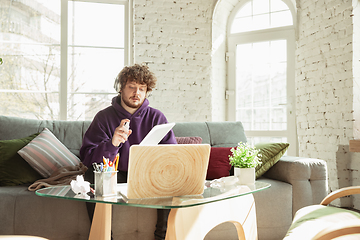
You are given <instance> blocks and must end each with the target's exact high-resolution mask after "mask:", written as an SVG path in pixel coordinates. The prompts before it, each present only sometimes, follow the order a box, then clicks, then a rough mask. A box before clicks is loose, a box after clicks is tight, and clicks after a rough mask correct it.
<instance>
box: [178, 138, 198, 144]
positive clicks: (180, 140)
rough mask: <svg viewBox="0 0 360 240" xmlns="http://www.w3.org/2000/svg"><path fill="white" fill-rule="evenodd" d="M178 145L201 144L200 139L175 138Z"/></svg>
mask: <svg viewBox="0 0 360 240" xmlns="http://www.w3.org/2000/svg"><path fill="white" fill-rule="evenodd" d="M175 138H176V142H177V143H178V144H201V143H202V138H201V137H175Z"/></svg>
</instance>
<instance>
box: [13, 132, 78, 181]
mask: <svg viewBox="0 0 360 240" xmlns="http://www.w3.org/2000/svg"><path fill="white" fill-rule="evenodd" d="M18 153H19V155H20V156H21V157H22V158H23V159H25V161H27V162H28V163H29V164H30V166H31V167H32V168H34V169H35V170H36V171H37V172H38V173H40V175H42V176H43V177H45V178H48V177H49V176H50V175H51V174H52V173H53V172H54V171H56V170H57V169H59V168H60V167H65V166H76V165H78V164H79V163H80V160H79V158H78V157H76V156H75V155H74V154H73V153H72V152H70V151H69V149H67V148H66V147H65V145H64V144H62V143H61V142H60V141H59V140H58V139H57V138H56V137H55V135H54V134H53V133H52V132H51V131H50V130H49V129H47V128H44V130H43V131H42V132H41V133H40V134H39V135H38V136H37V137H36V138H34V139H33V140H32V141H31V142H30V143H28V144H27V145H26V146H25V147H23V148H22V149H20V150H19V151H18Z"/></svg>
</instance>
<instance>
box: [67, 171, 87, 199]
mask: <svg viewBox="0 0 360 240" xmlns="http://www.w3.org/2000/svg"><path fill="white" fill-rule="evenodd" d="M70 185H71V189H72V190H73V192H74V193H75V194H77V195H78V197H81V198H90V196H88V195H87V193H88V192H90V183H89V182H87V181H84V177H83V176H82V175H78V176H76V180H72V181H71V182H70Z"/></svg>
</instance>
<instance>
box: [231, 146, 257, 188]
mask: <svg viewBox="0 0 360 240" xmlns="http://www.w3.org/2000/svg"><path fill="white" fill-rule="evenodd" d="M230 151H231V152H232V155H229V160H230V165H232V166H234V175H235V176H237V177H238V178H239V183H240V184H253V183H254V182H255V168H256V166H257V165H258V164H259V163H260V161H259V157H260V154H259V152H260V150H259V149H256V148H255V147H251V146H250V145H249V144H248V143H243V142H239V143H238V146H237V147H234V148H231V149H230Z"/></svg>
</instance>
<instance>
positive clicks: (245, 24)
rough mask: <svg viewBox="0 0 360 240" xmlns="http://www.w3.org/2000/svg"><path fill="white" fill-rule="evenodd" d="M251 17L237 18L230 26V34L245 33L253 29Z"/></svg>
mask: <svg viewBox="0 0 360 240" xmlns="http://www.w3.org/2000/svg"><path fill="white" fill-rule="evenodd" d="M252 25H253V20H252V17H243V18H237V19H235V20H234V21H233V24H232V25H231V33H237V32H246V31H250V30H251V29H253V26H252Z"/></svg>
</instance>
